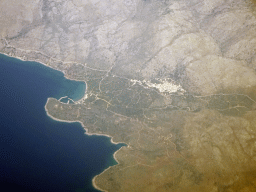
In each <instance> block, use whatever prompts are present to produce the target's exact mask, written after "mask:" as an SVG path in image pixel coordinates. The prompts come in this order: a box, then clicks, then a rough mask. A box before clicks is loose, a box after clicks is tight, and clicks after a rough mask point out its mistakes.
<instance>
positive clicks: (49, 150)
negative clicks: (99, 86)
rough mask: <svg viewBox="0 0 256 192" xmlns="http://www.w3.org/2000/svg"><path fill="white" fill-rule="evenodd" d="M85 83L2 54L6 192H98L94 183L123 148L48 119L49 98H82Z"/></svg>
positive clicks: (0, 111)
mask: <svg viewBox="0 0 256 192" xmlns="http://www.w3.org/2000/svg"><path fill="white" fill-rule="evenodd" d="M84 91H85V84H84V83H82V82H76V81H70V80H67V79H65V78H64V77H63V74H62V73H61V72H58V71H56V70H53V69H50V68H48V67H45V66H43V65H41V64H39V63H36V62H23V61H20V60H17V59H14V58H10V57H7V56H4V55H0V102H1V104H0V191H14V190H26V191H36V192H43V191H45V192H51V191H55V192H58V191H61V192H69V191H81V192H82V191H90V192H93V191H97V190H95V189H94V188H93V187H92V178H93V177H94V176H95V175H97V174H99V173H101V172H102V171H103V170H104V169H106V168H107V167H108V166H110V165H113V164H115V163H116V162H115V161H114V159H113V157H112V155H113V153H114V152H115V151H116V150H118V149H119V148H120V147H121V145H113V144H111V143H110V139H109V138H107V137H103V136H87V135H85V134H84V130H83V128H82V127H81V125H80V124H79V123H63V122H56V121H54V120H52V119H51V118H49V117H48V116H47V115H46V112H45V109H44V106H45V104H46V101H47V98H48V97H54V98H57V99H59V98H60V97H62V96H68V97H70V98H72V99H74V100H77V99H79V98H81V97H82V96H83V94H84Z"/></svg>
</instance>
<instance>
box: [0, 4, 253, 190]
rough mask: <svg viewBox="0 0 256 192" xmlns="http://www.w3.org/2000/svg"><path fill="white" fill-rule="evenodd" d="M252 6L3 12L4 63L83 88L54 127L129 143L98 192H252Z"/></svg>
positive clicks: (47, 7) (53, 106)
mask: <svg viewBox="0 0 256 192" xmlns="http://www.w3.org/2000/svg"><path fill="white" fill-rule="evenodd" d="M255 4H256V3H255V1H250V0H119V1H114V0H55V1H50V0H34V1H28V0H11V1H10V0H2V1H1V2H0V38H1V41H0V52H2V53H4V54H7V55H10V56H13V57H18V58H21V59H23V60H35V61H39V62H41V63H43V64H45V65H47V66H49V67H52V68H55V69H57V70H60V71H62V72H63V73H64V74H65V76H66V77H67V78H70V79H75V80H82V81H86V83H87V92H86V95H85V97H84V98H83V99H82V100H80V101H78V102H76V103H75V104H65V103H61V102H59V101H58V100H56V99H53V98H50V99H49V100H48V102H47V105H46V109H47V111H48V113H49V115H51V116H52V117H54V118H57V119H60V120H67V121H80V122H82V123H83V125H84V126H85V128H86V129H87V130H88V133H91V134H106V135H109V136H111V137H112V139H113V142H124V143H126V144H127V147H122V148H121V150H119V151H118V152H117V153H116V154H115V158H116V159H117V161H118V162H119V164H118V165H116V166H113V167H110V168H109V169H107V170H106V171H104V172H103V173H102V174H100V175H98V176H96V177H95V178H94V184H95V186H96V187H97V188H99V189H101V190H105V191H109V192H114V191H117V192H121V191H124V192H128V191H133V192H135V191H138V192H141V191H145V192H150V191H152V192H153V191H155V192H156V191H157V192H161V191H173V192H183V191H184V192H187V191H191V192H193V191H195V192H198V191H209V192H240V191H241V192H254V191H256V162H255V161H256V72H255V69H256V54H255V51H256V33H255V32H256V6H255Z"/></svg>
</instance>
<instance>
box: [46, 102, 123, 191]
mask: <svg viewBox="0 0 256 192" xmlns="http://www.w3.org/2000/svg"><path fill="white" fill-rule="evenodd" d="M49 99H50V98H48V99H47V102H46V104H45V106H44V108H45V111H46V114H47V116H48V117H50V118H51V119H53V120H55V121H59V122H65V123H75V122H78V123H80V124H81V126H82V127H83V129H84V130H85V134H86V135H89V136H92V135H96V136H105V137H110V142H111V143H113V144H115V145H117V144H120V143H117V142H114V141H113V137H112V136H110V135H107V134H99V133H89V132H88V129H87V128H86V127H85V125H84V124H83V122H82V121H68V120H63V119H58V118H56V117H53V116H52V115H50V114H49V112H48V110H47V108H46V105H47V103H48V101H49ZM64 104H65V103H64ZM124 144H126V143H124ZM126 145H127V144H126ZM127 146H128V145H127ZM121 149H122V147H121V148H120V149H118V150H117V151H115V153H114V154H113V157H114V160H115V161H116V162H117V165H118V164H119V161H118V160H117V158H116V153H117V152H118V151H119V150H121ZM113 166H116V165H113ZM113 166H109V167H108V168H106V169H105V170H104V171H102V172H101V173H100V174H98V175H95V176H94V177H93V179H92V185H93V187H94V188H95V189H97V190H99V191H103V192H108V191H105V190H103V189H101V188H99V187H98V186H97V185H96V182H95V179H96V177H98V176H100V175H101V174H103V173H104V172H105V171H107V170H108V169H110V168H111V167H113Z"/></svg>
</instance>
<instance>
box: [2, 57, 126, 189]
mask: <svg viewBox="0 0 256 192" xmlns="http://www.w3.org/2000/svg"><path fill="white" fill-rule="evenodd" d="M0 54H3V55H5V56H7V57H11V58H14V59H19V60H21V61H24V62H25V61H28V62H37V63H40V64H42V65H44V66H46V67H49V68H51V69H53V70H56V71H60V72H62V73H63V74H64V77H65V78H66V79H69V80H72V81H77V82H84V83H85V85H87V84H86V81H78V80H75V79H71V78H69V77H67V76H66V74H65V72H64V71H62V70H59V69H56V68H54V67H52V66H50V65H46V64H45V63H43V62H40V61H37V60H25V59H24V58H22V57H18V56H13V55H8V54H6V53H3V52H0ZM86 93H87V89H85V93H84V96H83V97H82V98H81V99H79V100H77V101H74V103H75V104H79V103H81V102H82V101H83V100H84V99H86V97H87V94H86ZM49 99H50V98H47V102H46V104H45V106H44V108H45V112H46V114H47V116H48V117H50V118H51V119H53V120H55V121H59V122H65V123H75V122H78V123H80V124H81V126H82V127H83V129H84V130H85V134H86V135H89V136H90V135H96V136H105V137H110V142H111V143H112V144H115V145H117V144H120V143H117V142H114V141H113V137H112V136H110V135H107V134H99V133H89V132H88V129H87V128H86V126H85V125H84V124H83V122H82V121H68V120H62V119H58V118H55V117H53V116H52V115H50V114H49V112H48V110H47V108H46V105H47V103H48V101H49ZM63 104H65V103H63ZM124 144H125V145H127V144H126V143H124ZM127 146H128V145H127ZM121 149H122V147H121V148H120V149H118V150H117V151H115V153H114V154H113V157H114V160H115V161H116V162H117V164H119V161H118V160H117V158H116V157H115V155H116V153H117V152H118V151H119V150H121ZM113 166H116V165H113ZM111 167H112V166H109V167H108V168H106V169H105V170H104V171H103V172H101V173H100V174H98V175H95V176H94V177H93V179H92V185H93V187H94V188H95V189H97V190H100V191H104V192H107V191H105V190H103V189H101V188H99V187H98V186H97V185H96V183H95V179H96V177H98V176H99V175H101V174H102V173H104V172H105V171H107V170H108V169H110V168H111Z"/></svg>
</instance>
